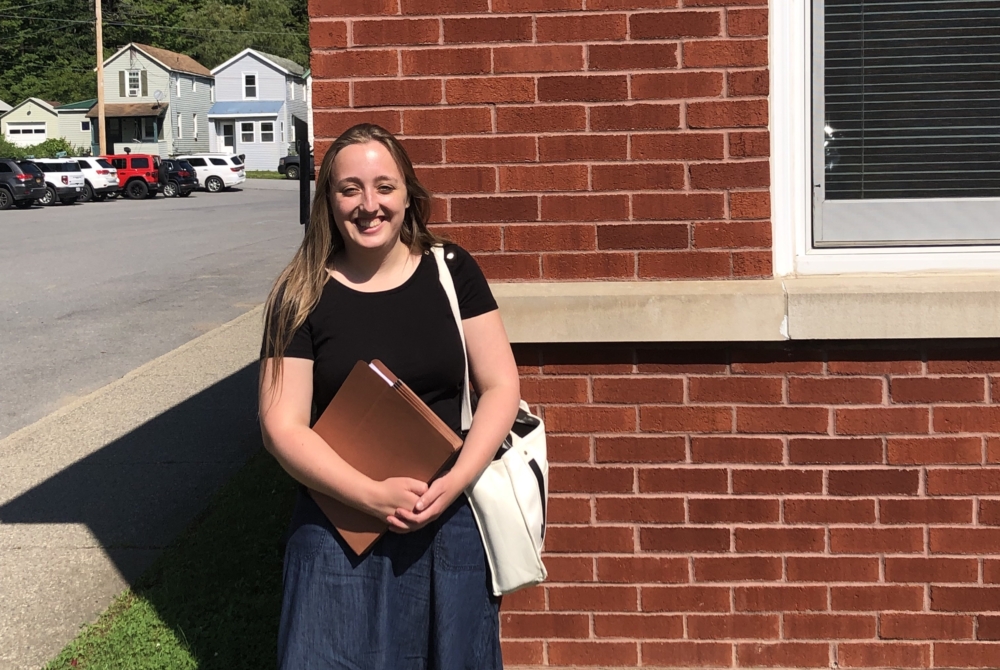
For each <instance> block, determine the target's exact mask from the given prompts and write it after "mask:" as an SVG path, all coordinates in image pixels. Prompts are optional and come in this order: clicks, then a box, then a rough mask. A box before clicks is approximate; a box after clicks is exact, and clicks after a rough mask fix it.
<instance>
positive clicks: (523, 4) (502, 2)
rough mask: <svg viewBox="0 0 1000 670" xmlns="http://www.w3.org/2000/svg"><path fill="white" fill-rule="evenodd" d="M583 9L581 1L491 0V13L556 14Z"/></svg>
mask: <svg viewBox="0 0 1000 670" xmlns="http://www.w3.org/2000/svg"><path fill="white" fill-rule="evenodd" d="M580 9H583V0H493V11H494V12H497V13H506V12H556V11H562V10H580Z"/></svg>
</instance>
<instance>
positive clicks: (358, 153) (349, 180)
mask: <svg viewBox="0 0 1000 670" xmlns="http://www.w3.org/2000/svg"><path fill="white" fill-rule="evenodd" d="M331 179H332V184H331V189H332V195H333V197H332V198H331V200H332V205H333V219H334V221H335V222H336V224H337V228H338V229H339V230H340V234H341V235H342V236H343V237H344V243H345V244H346V245H347V246H348V247H352V246H356V247H360V248H363V249H378V248H382V247H386V246H392V245H394V244H395V243H396V242H397V240H399V231H400V229H401V228H402V227H403V219H404V217H405V215H406V208H407V206H408V205H409V204H410V198H409V196H408V194H407V192H406V181H405V179H404V178H403V174H402V173H401V172H400V170H399V166H398V165H396V161H395V160H393V158H392V154H390V153H389V150H388V149H386V148H385V146H384V145H383V144H382V143H381V142H375V141H372V142H365V143H364V144H349V145H348V146H346V147H344V148H343V149H341V150H340V153H338V154H337V156H336V158H334V160H333V176H332V178H331Z"/></svg>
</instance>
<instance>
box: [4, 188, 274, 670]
mask: <svg viewBox="0 0 1000 670" xmlns="http://www.w3.org/2000/svg"><path fill="white" fill-rule="evenodd" d="M279 183H280V182H279ZM260 336H261V308H260V307H258V308H255V309H253V310H251V311H250V312H247V313H246V314H244V315H242V316H240V317H238V318H236V319H234V320H233V321H230V322H229V323H227V324H225V325H223V326H221V327H219V328H216V329H215V330H212V331H210V332H208V333H206V334H205V335H202V336H201V337H198V338H197V339H195V340H193V341H191V342H189V343H187V344H185V345H184V346H182V347H180V348H178V349H175V350H174V351H172V352H170V353H168V354H166V355H164V356H161V357H160V358H158V359H156V360H153V361H151V362H150V363H147V364H146V365H143V366H141V367H140V368H138V369H136V370H134V371H132V372H130V373H129V374H127V375H126V376H125V377H123V378H122V379H119V380H118V381H115V382H113V383H111V384H109V385H107V386H105V387H104V388H102V389H100V390H98V391H96V392H94V393H92V394H90V395H89V396H87V397H85V398H83V399H81V400H79V401H77V402H75V403H73V404H72V405H69V406H67V407H64V408H62V409H60V410H58V411H57V412H55V413H53V414H51V415H49V416H47V417H45V418H44V419H42V420H40V421H38V422H36V423H34V424H32V425H30V426H27V427H26V428H23V429H21V430H19V431H17V432H15V433H13V434H12V435H10V436H8V437H7V438H5V439H4V440H2V441H0V603H2V606H0V669H2V670H7V669H11V670H24V669H26V668H37V667H40V666H44V665H45V664H46V663H47V662H48V661H49V660H50V659H51V658H53V657H54V656H55V655H56V654H57V653H58V652H59V651H60V650H61V649H62V647H63V646H65V644H66V643H67V642H69V641H70V640H71V639H73V637H74V636H75V635H76V634H77V633H78V632H79V630H80V627H81V626H82V625H83V624H85V623H89V622H92V621H94V619H95V618H96V617H97V616H98V615H99V614H100V613H101V612H102V611H103V610H104V609H105V608H106V607H107V606H108V605H109V604H110V603H111V601H112V600H113V598H114V597H115V596H116V595H117V594H118V593H120V592H121V591H122V590H123V589H124V588H125V587H126V586H127V585H128V584H129V583H131V582H133V581H134V580H135V579H136V578H138V576H139V575H141V574H142V572H144V571H145V570H146V569H147V568H148V567H149V566H150V565H151V563H152V561H153V560H154V559H155V558H156V557H157V556H158V555H159V553H160V551H161V550H162V549H163V548H164V547H165V546H166V545H167V544H168V543H169V542H170V541H171V540H172V539H173V538H174V537H176V536H177V534H178V533H180V532H181V531H182V530H183V529H184V528H185V527H186V526H187V525H188V523H189V522H190V521H191V520H192V519H193V517H194V516H195V515H197V514H198V513H199V512H200V511H201V510H202V509H204V507H205V505H206V504H207V502H208V500H209V499H210V498H211V496H212V494H213V493H214V492H215V491H217V490H218V488H219V487H220V486H221V485H222V484H223V483H224V482H225V481H226V480H227V479H228V478H229V477H230V476H231V475H232V474H233V473H235V472H236V470H238V469H239V467H240V466H241V465H242V464H243V463H245V462H246V459H247V458H248V457H249V456H250V455H251V454H252V453H254V451H256V449H258V448H259V447H260V435H259V431H258V428H257V422H256V411H257V407H256V379H257V366H256V360H257V356H258V351H259V347H260Z"/></svg>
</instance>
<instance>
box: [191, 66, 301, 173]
mask: <svg viewBox="0 0 1000 670" xmlns="http://www.w3.org/2000/svg"><path fill="white" fill-rule="evenodd" d="M212 74H213V75H214V76H215V104H213V105H212V109H211V110H210V111H209V113H208V119H209V121H210V122H211V123H210V126H209V137H210V142H211V150H212V151H231V152H233V153H238V154H244V156H245V158H244V161H245V163H246V166H247V169H249V170H275V169H277V167H278V159H279V158H281V157H282V156H286V155H288V150H289V147H290V146H291V143H292V142H294V141H295V130H294V122H293V118H294V117H298V118H301V119H303V120H305V119H306V118H308V109H309V105H308V103H307V102H306V79H305V74H306V72H305V68H303V67H302V66H301V65H299V64H298V63H296V62H294V61H291V60H289V59H287V58H281V57H280V56H273V55H271V54H267V53H263V52H261V51H257V50H256V49H244V50H243V51H241V52H240V53H238V54H236V55H235V56H233V57H232V58H230V59H229V60H227V61H226V62H225V63H223V64H222V65H219V66H218V67H216V68H215V69H213V70H212Z"/></svg>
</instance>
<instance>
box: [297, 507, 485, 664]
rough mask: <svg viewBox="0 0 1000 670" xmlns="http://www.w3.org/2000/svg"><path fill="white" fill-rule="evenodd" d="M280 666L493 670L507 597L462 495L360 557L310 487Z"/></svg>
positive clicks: (301, 514) (300, 518)
mask: <svg viewBox="0 0 1000 670" xmlns="http://www.w3.org/2000/svg"><path fill="white" fill-rule="evenodd" d="M278 667H279V668H280V669H281V670H466V669H467V670H493V669H500V668H502V667H503V663H502V661H501V657H500V630H499V601H498V599H496V598H494V597H493V596H492V594H491V593H490V589H489V572H488V568H487V565H486V554H485V552H484V550H483V545H482V539H481V538H480V536H479V530H478V528H477V527H476V522H475V519H474V518H473V516H472V510H471V509H470V508H469V501H468V499H467V498H466V497H465V496H464V495H461V496H459V497H458V499H457V500H456V501H455V502H454V503H453V504H452V505H451V507H449V508H448V509H447V510H446V511H445V512H444V513H443V514H442V515H441V516H440V517H439V518H438V519H436V520H435V521H434V522H433V523H430V524H428V525H427V526H425V527H424V528H422V529H420V530H418V531H415V532H413V533H406V534H402V535H400V534H396V533H387V534H386V535H385V536H384V537H382V539H380V540H379V541H378V542H377V543H376V544H375V547H374V548H373V549H372V550H371V551H369V552H368V553H367V554H365V555H364V556H362V557H361V558H358V557H357V556H356V555H355V554H354V552H353V551H351V549H350V548H348V547H347V545H346V544H345V543H344V540H343V538H341V537H340V534H339V533H337V531H336V530H335V529H334V528H333V527H332V526H331V525H330V522H329V521H328V520H327V518H326V516H324V514H323V512H322V511H320V509H319V507H317V506H316V503H315V502H313V500H312V498H310V497H309V495H308V494H306V493H305V492H304V491H300V492H299V497H298V500H297V501H296V505H295V512H294V514H293V515H292V523H291V526H290V528H289V533H288V537H287V544H286V546H285V564H284V594H283V597H282V604H281V624H280V626H279V631H278Z"/></svg>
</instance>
